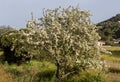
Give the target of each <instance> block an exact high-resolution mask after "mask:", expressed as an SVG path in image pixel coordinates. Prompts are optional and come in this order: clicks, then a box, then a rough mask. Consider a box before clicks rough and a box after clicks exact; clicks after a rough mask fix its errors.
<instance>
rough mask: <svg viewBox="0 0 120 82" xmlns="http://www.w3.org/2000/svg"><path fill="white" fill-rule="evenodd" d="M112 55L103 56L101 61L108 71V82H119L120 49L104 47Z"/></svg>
mask: <svg viewBox="0 0 120 82" xmlns="http://www.w3.org/2000/svg"><path fill="white" fill-rule="evenodd" d="M104 48H105V49H107V50H108V51H110V52H111V53H112V54H104V55H103V56H102V59H104V60H105V61H106V64H107V66H108V69H109V73H108V74H107V78H108V81H109V82H120V47H116V46H114V47H104Z"/></svg>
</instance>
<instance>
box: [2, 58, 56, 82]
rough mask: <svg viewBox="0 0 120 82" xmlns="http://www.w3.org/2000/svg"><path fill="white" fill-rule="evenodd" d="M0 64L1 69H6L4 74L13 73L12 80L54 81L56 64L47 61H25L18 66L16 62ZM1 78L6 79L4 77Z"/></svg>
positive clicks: (29, 81) (19, 81)
mask: <svg viewBox="0 0 120 82" xmlns="http://www.w3.org/2000/svg"><path fill="white" fill-rule="evenodd" d="M0 65H1V69H3V70H4V71H5V72H4V75H7V74H10V75H12V80H13V81H11V82H53V80H54V75H55V70H56V66H55V65H54V64H52V63H50V62H47V61H44V62H40V61H36V60H33V61H31V62H30V63H23V64H22V65H20V66H17V65H16V64H12V65H9V64H7V63H5V64H0ZM0 74H3V73H0ZM0 78H2V79H5V78H4V77H0ZM0 80H1V79H0ZM0 82H1V81H0ZM2 82H4V81H2ZM5 82H10V81H5Z"/></svg>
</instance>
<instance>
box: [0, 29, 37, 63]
mask: <svg viewBox="0 0 120 82" xmlns="http://www.w3.org/2000/svg"><path fill="white" fill-rule="evenodd" d="M33 35H34V36H36V35H35V31H34V29H32V28H25V29H20V30H15V31H9V32H6V33H4V34H3V35H1V36H0V47H1V48H2V49H3V51H4V58H5V59H4V60H5V61H8V63H17V64H20V63H22V62H24V61H30V60H31V59H32V58H33V56H35V55H36V54H38V53H39V50H38V48H37V46H34V45H35V44H34V41H36V37H33Z"/></svg>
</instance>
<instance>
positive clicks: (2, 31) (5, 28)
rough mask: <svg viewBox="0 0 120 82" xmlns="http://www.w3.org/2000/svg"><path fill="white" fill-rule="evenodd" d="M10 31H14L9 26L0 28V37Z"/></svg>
mask: <svg viewBox="0 0 120 82" xmlns="http://www.w3.org/2000/svg"><path fill="white" fill-rule="evenodd" d="M12 30H15V29H14V28H12V27H10V26H0V35H1V34H3V33H5V32H8V31H12Z"/></svg>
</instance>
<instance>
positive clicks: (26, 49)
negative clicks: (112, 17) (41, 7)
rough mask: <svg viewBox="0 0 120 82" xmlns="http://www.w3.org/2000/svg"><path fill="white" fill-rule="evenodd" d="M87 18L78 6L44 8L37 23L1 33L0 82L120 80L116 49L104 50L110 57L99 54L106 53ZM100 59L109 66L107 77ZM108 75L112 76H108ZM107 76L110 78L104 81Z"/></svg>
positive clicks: (87, 15) (107, 81) (117, 50)
mask: <svg viewBox="0 0 120 82" xmlns="http://www.w3.org/2000/svg"><path fill="white" fill-rule="evenodd" d="M89 16H90V14H89V13H88V12H87V11H81V10H80V9H79V8H78V7H76V8H74V7H68V8H63V9H62V8H56V9H54V10H50V9H47V10H45V11H44V15H43V17H42V18H40V19H39V20H40V23H39V24H38V23H36V20H31V21H29V24H27V28H25V29H20V30H12V31H9V32H5V33H4V34H2V35H1V36H0V47H1V50H2V52H0V53H1V55H0V61H2V60H4V62H0V66H1V67H0V74H4V76H3V77H0V80H2V82H4V81H6V82H8V81H11V82H110V81H111V82H115V81H120V80H119V79H118V78H117V75H119V73H120V68H119V66H120V62H119V57H120V56H119V52H120V50H119V49H120V48H119V47H114V48H113V47H105V48H106V49H107V50H109V51H111V52H112V53H113V54H112V55H109V54H106V55H103V56H102V55H101V54H103V52H106V51H105V50H104V49H103V48H102V47H100V46H98V40H99V39H100V37H99V35H98V33H97V32H96V31H97V30H96V28H97V27H96V26H95V25H94V24H92V23H91V21H90V18H89ZM39 27H40V28H39ZM111 28H112V29H113V27H111ZM99 32H100V30H99ZM101 32H102V31H101ZM114 32H116V30H115V31H114ZM101 34H102V33H101ZM109 34H112V32H109V33H108V35H106V37H109ZM118 37H119V36H117V38H118ZM110 38H115V39H117V38H116V36H112V37H109V39H108V38H107V39H105V40H106V41H107V40H108V41H112V40H111V39H110ZM102 39H103V37H102ZM110 43H111V42H110ZM108 44H109V42H108ZM3 52H4V53H3ZM101 56H102V57H101ZM103 60H105V61H106V64H107V65H108V66H109V67H108V70H109V71H108V73H107V74H105V72H104V71H103V70H104V67H105V65H104V63H103V62H102V61H103ZM26 61H29V62H26ZM13 62H14V63H13ZM16 63H17V65H16ZM116 73H117V75H116ZM111 74H113V75H116V77H111ZM106 75H107V76H106ZM107 77H108V78H110V79H106V78H107ZM4 78H7V79H4ZM111 78H113V79H112V80H111ZM116 78H117V79H116Z"/></svg>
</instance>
